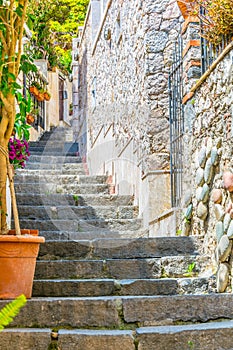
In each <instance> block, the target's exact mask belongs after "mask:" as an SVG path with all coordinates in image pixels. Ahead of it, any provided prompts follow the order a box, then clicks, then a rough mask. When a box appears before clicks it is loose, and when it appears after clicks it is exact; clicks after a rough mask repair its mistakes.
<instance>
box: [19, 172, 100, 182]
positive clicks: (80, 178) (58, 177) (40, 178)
mask: <svg viewBox="0 0 233 350" xmlns="http://www.w3.org/2000/svg"><path fill="white" fill-rule="evenodd" d="M106 180H107V176H102V175H99V176H88V175H77V174H72V175H71V174H68V175H65V174H60V173H59V172H54V173H53V174H46V173H44V174H43V172H42V173H41V172H38V173H37V174H35V173H33V174H28V173H26V174H25V173H19V174H17V175H16V176H15V178H14V183H15V184H18V183H21V184H22V183H43V184H44V183H48V182H52V183H56V184H67V183H71V182H72V183H76V184H104V183H106Z"/></svg>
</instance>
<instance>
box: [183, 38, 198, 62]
mask: <svg viewBox="0 0 233 350" xmlns="http://www.w3.org/2000/svg"><path fill="white" fill-rule="evenodd" d="M198 46H200V40H189V41H188V42H187V45H186V47H185V48H184V50H183V52H182V57H183V58H184V56H185V55H186V54H187V52H188V50H189V49H190V48H191V47H198Z"/></svg>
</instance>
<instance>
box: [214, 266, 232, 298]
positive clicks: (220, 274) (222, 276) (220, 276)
mask: <svg viewBox="0 0 233 350" xmlns="http://www.w3.org/2000/svg"><path fill="white" fill-rule="evenodd" d="M229 270H230V267H229V264H227V263H221V264H220V265H219V267H218V271H217V277H216V280H217V292H218V293H223V292H225V290H226V288H227V285H228V278H229Z"/></svg>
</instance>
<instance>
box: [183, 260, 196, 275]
mask: <svg viewBox="0 0 233 350" xmlns="http://www.w3.org/2000/svg"><path fill="white" fill-rule="evenodd" d="M195 267H196V263H195V262H192V263H190V264H189V265H188V268H187V272H186V273H184V276H185V277H192V276H194V274H195V272H194V269H195Z"/></svg>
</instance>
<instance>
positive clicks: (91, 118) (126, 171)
mask: <svg viewBox="0 0 233 350" xmlns="http://www.w3.org/2000/svg"><path fill="white" fill-rule="evenodd" d="M182 22H183V17H182V15H181V12H180V10H179V7H178V5H177V2H176V1H174V0H163V1H160V0H145V1H141V0H134V1H122V0H109V1H106V0H93V1H91V2H90V5H89V8H88V12H87V17H86V21H85V25H84V27H83V28H82V29H81V30H80V37H79V39H78V40H74V55H75V59H76V61H74V65H73V68H74V71H73V79H74V97H75V99H74V120H73V122H74V128H75V129H76V138H77V139H78V141H79V143H80V151H81V153H82V156H83V157H84V158H85V159H86V160H87V163H88V168H89V171H90V174H107V175H108V176H109V182H111V183H112V185H113V186H112V188H113V191H115V193H118V194H131V195H132V196H134V202H135V204H138V205H139V212H140V217H141V218H142V219H143V222H144V227H145V228H148V227H149V228H150V234H151V235H153V234H155V233H156V234H157V235H158V234H162V233H163V234H164V233H165V234H171V228H174V227H175V226H176V225H174V212H173V210H172V208H171V189H170V130H169V108H168V107H169V91H168V76H169V69H170V66H171V63H172V59H173V58H172V56H173V47H174V41H175V40H176V39H177V37H178V34H179V33H180V30H181V26H182ZM165 218H168V220H162V219H165ZM162 222H163V223H164V224H163V225H162V226H161V223H162ZM173 234H175V232H174V229H173Z"/></svg>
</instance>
